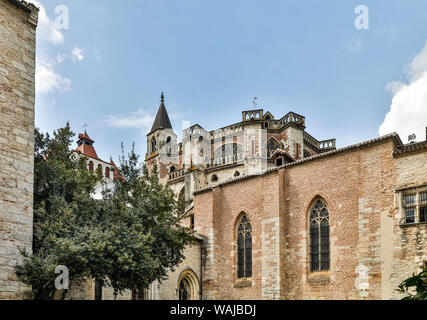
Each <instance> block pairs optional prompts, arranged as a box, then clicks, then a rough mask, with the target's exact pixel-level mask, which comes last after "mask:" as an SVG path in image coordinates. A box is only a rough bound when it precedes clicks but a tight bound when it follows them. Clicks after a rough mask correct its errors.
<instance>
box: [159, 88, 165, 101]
mask: <svg viewBox="0 0 427 320" xmlns="http://www.w3.org/2000/svg"><path fill="white" fill-rule="evenodd" d="M160 102H162V103H164V102H165V95H164V94H163V91H162V95H161V96H160Z"/></svg>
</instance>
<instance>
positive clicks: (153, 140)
mask: <svg viewBox="0 0 427 320" xmlns="http://www.w3.org/2000/svg"><path fill="white" fill-rule="evenodd" d="M156 151H157V142H156V138H154V137H153V138H151V152H156Z"/></svg>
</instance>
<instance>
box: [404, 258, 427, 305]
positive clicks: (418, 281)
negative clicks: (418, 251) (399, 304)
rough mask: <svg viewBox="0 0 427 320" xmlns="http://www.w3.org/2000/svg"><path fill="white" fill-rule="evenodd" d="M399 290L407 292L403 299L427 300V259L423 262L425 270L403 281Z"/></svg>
mask: <svg viewBox="0 0 427 320" xmlns="http://www.w3.org/2000/svg"><path fill="white" fill-rule="evenodd" d="M398 291H399V292H401V293H403V294H406V297H404V298H403V299H402V300H427V261H425V262H424V264H423V271H421V272H420V273H419V274H418V275H415V274H414V275H413V276H412V277H410V278H408V279H406V280H405V281H403V282H402V283H401V284H400V285H399V289H398Z"/></svg>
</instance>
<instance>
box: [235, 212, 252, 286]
mask: <svg viewBox="0 0 427 320" xmlns="http://www.w3.org/2000/svg"><path fill="white" fill-rule="evenodd" d="M237 277H238V278H239V279H240V278H250V277H252V226H251V222H250V221H249V219H248V217H247V216H246V215H243V217H242V218H241V219H240V223H239V226H238V228H237Z"/></svg>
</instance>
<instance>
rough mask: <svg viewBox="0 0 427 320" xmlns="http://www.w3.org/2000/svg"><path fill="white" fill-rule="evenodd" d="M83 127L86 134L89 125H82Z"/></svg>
mask: <svg viewBox="0 0 427 320" xmlns="http://www.w3.org/2000/svg"><path fill="white" fill-rule="evenodd" d="M82 127H83V128H84V129H85V132H86V128H87V127H88V124H87V123H84V124H83V125H82Z"/></svg>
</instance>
